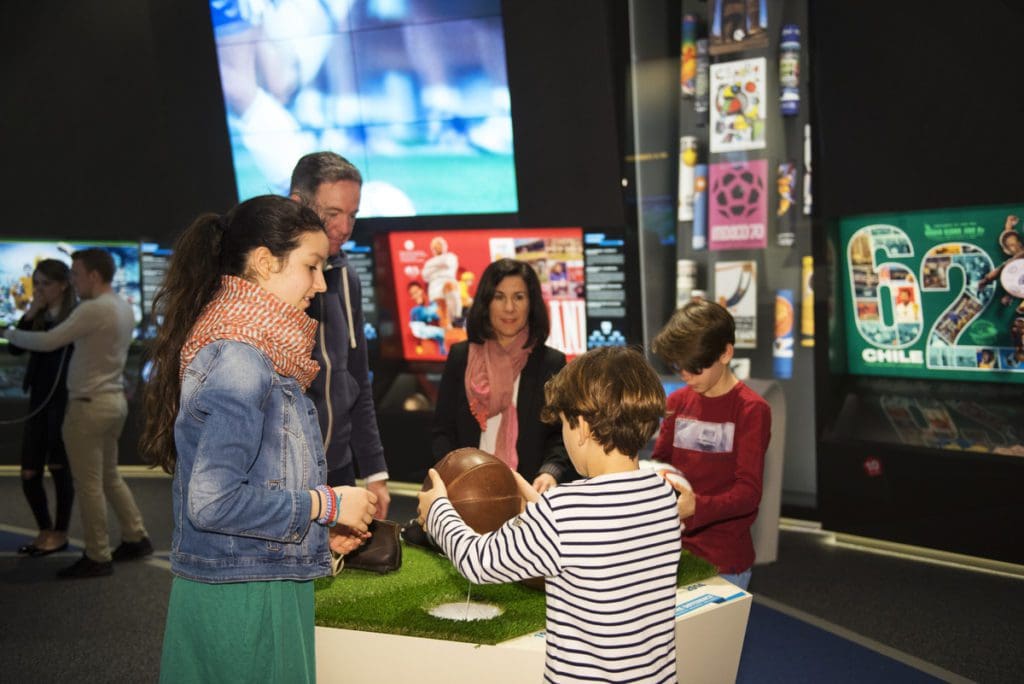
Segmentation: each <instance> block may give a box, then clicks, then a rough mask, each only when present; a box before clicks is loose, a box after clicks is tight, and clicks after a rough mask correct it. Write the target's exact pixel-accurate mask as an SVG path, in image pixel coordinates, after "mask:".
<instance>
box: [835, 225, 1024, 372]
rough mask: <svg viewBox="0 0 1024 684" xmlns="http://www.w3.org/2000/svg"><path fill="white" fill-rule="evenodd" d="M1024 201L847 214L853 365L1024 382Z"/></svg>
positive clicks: (845, 263)
mask: <svg viewBox="0 0 1024 684" xmlns="http://www.w3.org/2000/svg"><path fill="white" fill-rule="evenodd" d="M1021 216H1024V205H1019V206H1006V207H975V208H959V209H950V210H941V211H922V212H909V213H902V214H893V215H884V216H869V217H857V218H847V219H843V220H842V221H841V223H840V228H839V232H840V245H841V248H840V255H841V256H840V258H841V271H840V281H841V283H842V290H843V291H842V299H843V302H844V307H843V309H844V311H845V323H846V328H847V331H846V346H847V362H848V366H849V370H850V372H852V373H864V374H869V375H893V376H910V377H923V378H939V379H956V380H983V381H988V382H1024V235H1022V230H1021V229H1022V228H1024V224H1022V223H1021V219H1020V217H1021Z"/></svg>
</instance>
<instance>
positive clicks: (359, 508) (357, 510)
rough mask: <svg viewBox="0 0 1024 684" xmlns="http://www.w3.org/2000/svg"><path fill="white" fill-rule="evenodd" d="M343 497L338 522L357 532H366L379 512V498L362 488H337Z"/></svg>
mask: <svg viewBox="0 0 1024 684" xmlns="http://www.w3.org/2000/svg"><path fill="white" fill-rule="evenodd" d="M334 493H335V494H337V495H339V496H340V497H341V510H340V511H339V512H338V518H337V521H338V523H339V524H341V525H345V526H347V527H351V528H352V529H353V530H355V531H356V532H366V531H367V529H368V528H369V526H370V523H371V522H373V514H374V513H375V512H376V510H377V496H376V495H375V494H374V493H373V492H370V491H368V490H366V489H363V488H362V487H335V488H334Z"/></svg>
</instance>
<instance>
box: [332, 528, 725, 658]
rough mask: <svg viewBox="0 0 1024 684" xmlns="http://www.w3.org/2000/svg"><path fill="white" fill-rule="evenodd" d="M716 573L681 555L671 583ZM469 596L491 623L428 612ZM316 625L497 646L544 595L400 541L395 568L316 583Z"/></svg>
mask: <svg viewBox="0 0 1024 684" xmlns="http://www.w3.org/2000/svg"><path fill="white" fill-rule="evenodd" d="M715 574H716V571H715V568H714V566H713V565H711V564H710V563H708V562H707V561H704V560H702V559H700V558H697V557H696V556H692V555H690V554H689V553H686V552H684V553H683V555H682V557H681V559H680V562H679V585H680V586H682V585H685V584H692V583H693V582H697V581H699V580H702V579H706V578H708V577H711V576H713V575H715ZM467 592H471V599H472V600H473V601H477V602H482V603H491V604H494V605H498V606H500V607H501V608H502V609H503V610H504V612H503V613H502V614H501V616H499V617H497V618H494V619H492V620H479V621H474V622H459V621H456V620H444V619H441V618H435V617H433V616H432V615H430V614H429V613H428V612H427V611H429V610H430V609H431V608H433V607H434V606H436V605H438V604H441V603H451V602H456V603H458V602H463V603H464V602H465V601H466V593H467ZM316 623H317V624H318V625H320V626H321V627H337V628H342V629H356V630H360V631H364V632H383V633H386V634H401V635H404V636H417V637H427V638H431V639H446V640H448V641H466V642H469V643H474V644H497V643H500V642H502V641H507V640H508V639H512V638H515V637H517V636H522V635H524V634H531V633H533V632H537V631H539V630H542V629H544V594H543V593H542V592H539V591H535V590H533V589H528V588H526V587H523V586H520V585H518V584H487V585H482V584H481V585H470V583H469V581H468V580H466V579H465V578H463V577H462V576H461V575H459V573H458V572H457V571H456V570H455V568H454V567H453V566H452V564H451V563H450V562H449V561H448V559H447V558H445V557H444V556H441V555H439V554H436V553H433V552H430V551H426V550H424V549H421V548H417V547H414V546H408V545H405V544H403V545H402V567H401V569H399V570H398V571H397V572H392V573H390V574H387V575H378V574H376V573H372V572H367V571H363V570H351V569H347V568H346V569H345V570H342V572H341V574H339V575H338V576H337V577H334V578H327V579H320V580H317V581H316Z"/></svg>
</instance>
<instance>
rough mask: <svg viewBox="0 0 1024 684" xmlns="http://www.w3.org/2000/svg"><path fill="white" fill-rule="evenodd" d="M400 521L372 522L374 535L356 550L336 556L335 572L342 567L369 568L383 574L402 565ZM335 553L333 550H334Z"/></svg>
mask: <svg viewBox="0 0 1024 684" xmlns="http://www.w3.org/2000/svg"><path fill="white" fill-rule="evenodd" d="M400 531H401V530H400V528H399V526H398V523H396V522H392V521H391V520H374V521H373V522H372V523H370V532H371V533H372V534H373V536H371V537H370V539H369V540H368V541H367V542H366V543H365V544H363V545H362V546H360V547H359V548H358V549H356V550H355V551H352V552H351V553H349V554H347V555H345V556H343V557H341V558H340V559H341V561H342V562H340V563H339V562H338V560H339V558H338V557H335V562H334V568H335V569H334V574H335V575H337V574H338V572H340V571H341V568H342V567H343V566H344V567H348V568H352V569H355V570H369V571H371V572H376V573H380V574H381V575H383V574H386V573H389V572H393V571H395V570H398V569H399V568H400V567H402V543H401V541H400V540H399V532H400ZM332 555H333V552H332Z"/></svg>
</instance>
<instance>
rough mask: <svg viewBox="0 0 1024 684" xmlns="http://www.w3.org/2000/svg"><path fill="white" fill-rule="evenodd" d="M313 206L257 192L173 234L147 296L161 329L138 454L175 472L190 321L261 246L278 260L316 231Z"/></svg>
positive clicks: (242, 273) (320, 229)
mask: <svg viewBox="0 0 1024 684" xmlns="http://www.w3.org/2000/svg"><path fill="white" fill-rule="evenodd" d="M323 230H324V226H323V223H321V222H320V218H319V217H318V216H317V215H316V212H314V211H313V210H312V209H309V208H308V207H304V206H303V205H301V204H299V203H298V202H294V201H292V200H290V199H288V198H286V197H279V196H277V195H263V196H261V197H254V198H252V199H250V200H246V201H245V202H242V203H241V204H239V205H238V206H236V207H234V208H233V209H231V210H230V211H228V213H226V214H224V215H223V216H218V215H217V214H203V215H201V216H200V217H199V218H197V219H196V220H195V221H193V223H192V225H191V226H189V227H188V228H187V229H185V232H184V233H182V234H181V236H180V237H179V238H178V241H177V243H176V244H175V245H174V255H173V256H172V257H171V262H170V264H169V266H168V269H167V274H166V276H165V277H164V284H163V287H161V288H160V290H159V291H158V292H157V294H156V297H155V298H154V299H153V313H154V316H153V318H154V319H155V320H158V321H160V329H159V332H158V333H157V336H156V339H155V340H154V341H153V343H152V346H151V347H150V353H149V358H150V360H151V361H152V364H153V372H152V375H151V376H150V379H149V382H148V383H147V384H146V387H145V389H144V392H143V401H144V410H145V414H144V415H145V416H146V424H145V427H144V429H143V431H142V437H141V439H140V443H139V448H140V452H141V454H142V456H143V458H144V459H145V460H146V461H147V462H149V463H151V464H153V465H159V466H161V467H162V468H163V469H164V470H165V471H166V472H168V473H172V472H174V464H175V461H176V460H177V452H176V451H175V448H174V421H175V419H176V418H177V415H178V402H179V399H180V397H179V395H180V392H181V380H180V375H179V371H180V355H181V348H182V346H183V345H184V344H185V341H186V340H187V339H188V335H189V333H190V332H191V331H192V326H193V325H194V324H195V322H196V319H198V318H199V315H200V314H201V313H202V312H203V309H204V308H205V307H206V305H207V304H208V303H209V302H210V300H211V299H213V297H214V295H215V294H216V293H217V291H218V290H219V289H220V286H221V285H220V283H221V276H225V275H232V276H238V277H240V278H247V277H249V275H250V274H249V272H248V263H249V254H250V252H252V251H253V250H254V249H256V248H258V247H266V248H267V249H269V250H270V253H271V254H273V255H274V256H275V257H278V258H284V257H286V256H287V255H288V254H289V252H291V251H293V250H294V249H295V248H296V247H298V245H299V240H300V239H301V237H302V235H304V234H305V233H311V232H323Z"/></svg>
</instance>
